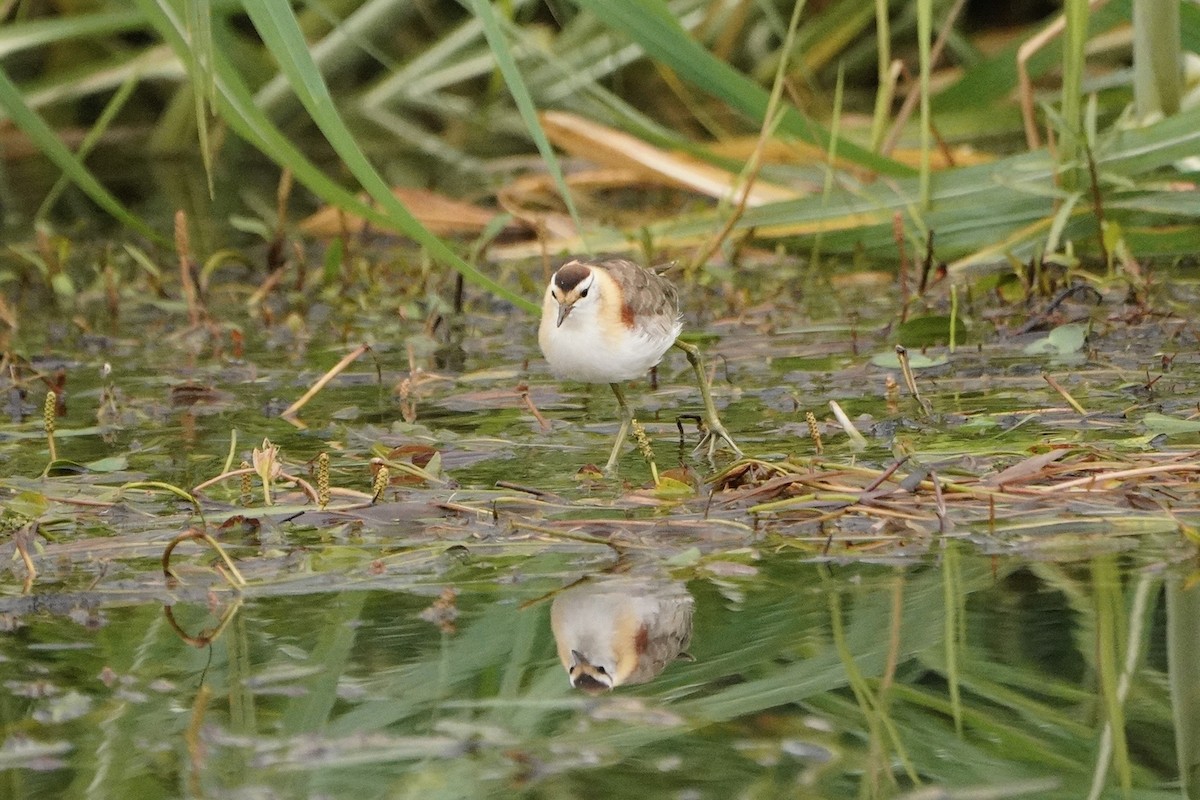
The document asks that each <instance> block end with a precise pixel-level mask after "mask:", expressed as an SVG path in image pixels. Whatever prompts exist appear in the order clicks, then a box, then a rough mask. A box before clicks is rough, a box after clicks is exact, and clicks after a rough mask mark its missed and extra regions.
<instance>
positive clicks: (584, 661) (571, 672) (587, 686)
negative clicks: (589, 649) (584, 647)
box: [567, 650, 615, 694]
mask: <svg viewBox="0 0 1200 800" xmlns="http://www.w3.org/2000/svg"><path fill="white" fill-rule="evenodd" d="M567 675H568V676H569V677H570V678H571V686H573V687H575V688H576V689H580V690H582V691H584V692H587V693H588V694H600V693H601V692H608V691H612V688H613V685H614V679H615V676H614V675H613V669H612V668H610V667H605V666H604V665H603V664H600V663H593V662H591V661H590V660H588V658H587V656H585V655H584V654H583V653H581V652H579V651H578V650H572V651H571V663H570V664H569V665H568V666H567Z"/></svg>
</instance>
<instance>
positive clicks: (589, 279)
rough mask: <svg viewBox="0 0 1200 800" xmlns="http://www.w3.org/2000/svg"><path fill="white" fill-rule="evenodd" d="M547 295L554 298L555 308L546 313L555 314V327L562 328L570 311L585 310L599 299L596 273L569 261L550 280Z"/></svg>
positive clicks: (586, 266) (582, 264)
mask: <svg viewBox="0 0 1200 800" xmlns="http://www.w3.org/2000/svg"><path fill="white" fill-rule="evenodd" d="M548 294H549V296H550V297H552V298H554V301H555V302H556V303H557V308H556V309H549V308H547V309H546V313H550V312H551V311H553V312H554V313H557V320H556V321H555V327H562V324H563V322H564V321H565V320H566V319H567V316H568V315H570V313H571V312H572V311H574V310H575V309H583V308H587V307H589V306H591V305H592V304H594V303H595V302H596V301H597V300H598V299H599V296H600V290H599V287H598V286H597V284H596V271H595V270H594V269H592V268H591V267H589V266H588V265H587V264H584V263H581V262H579V261H569V262H567V263H566V264H563V265H562V266H561V267H559V268H558V271H557V272H555V273H554V277H553V278H551V279H550V288H549V290H548Z"/></svg>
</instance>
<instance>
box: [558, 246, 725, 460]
mask: <svg viewBox="0 0 1200 800" xmlns="http://www.w3.org/2000/svg"><path fill="white" fill-rule="evenodd" d="M682 330H683V314H682V312H681V311H680V308H679V292H678V291H677V290H676V289H675V286H674V285H673V284H672V283H671V282H670V281H669V280H667V279H666V278H664V277H662V276H661V275H658V274H656V273H654V272H652V271H651V270H648V269H646V268H645V267H642V266H640V265H639V264H635V263H634V262H632V261H629V260H627V259H624V258H600V259H593V260H588V259H579V258H574V259H571V260H570V261H567V262H566V263H564V264H563V265H562V266H560V267H559V268H558V269H557V270H555V272H554V275H553V276H552V277H551V278H550V283H549V285H547V286H546V294H545V298H544V299H543V301H542V319H541V324H540V325H539V327H538V345H539V346H540V347H541V350H542V355H544V356H545V358H546V361H547V363H549V365H550V370H551V371H552V372H553V373H554V374H555V375H556V376H557V377H559V378H563V379H567V380H576V381H581V382H583V383H607V384H608V385H609V386H610V387H611V388H612V391H613V394H614V395H616V398H617V404H618V405H619V406H620V409H621V425H620V427H619V428H618V429H617V440H616V442H614V443H613V448H612V452H611V453H610V455H609V457H608V462H607V464H605V467H604V471H605V472H606V473H612V472H614V471H615V469H616V465H617V459H618V457H619V456H620V454H621V445H622V444H623V443H624V441H625V438H626V437H627V436H628V435H629V428H630V426H631V424H632V422H633V412H632V410H631V409H630V407H629V404H628V403H626V402H625V393H624V391H623V390H622V388H621V384H622V383H624V382H625V381H630V380H634V379H635V378H640V377H641V376H642V375H645V374H646V373H647V372H648V371H649V370H650V368H651V367H653V366H655V365H657V364H658V362H659V361H661V360H662V357H663V355H664V354H665V353H666V352H667V350H669V349H670V348H671V347H672V346H674V347H678V348H679V349H681V350H683V352H684V353H685V354H686V355H687V359H688V362H689V363H690V364H691V365H692V369H693V370H694V371H695V373H696V380H697V382H698V383H699V386H700V396H701V398H702V400H703V402H704V421H705V425H706V427H707V429H706V431H705V433H704V436H703V437H702V438H701V439H700V443H699V444H698V445H697V447H696V449H697V450H700V449H702V448H703V447H704V446H705V445H707V446H708V454H709V457H710V458H711V457H712V455H713V454H714V453H715V452H716V448H717V446H718V445H720V444H722V443H723V444H725V445H727V446H728V447H729V448H730V449H731V450H732V451H733V453H734V454H735V455H737V456H741V454H742V451H741V448H739V447H738V446H737V443H735V442H734V441H733V437H732V436H730V435H729V431H727V430H726V429H725V426H724V425H723V424H721V419H720V417H719V416H718V415H717V409H716V406H715V405H714V404H713V400H712V394H711V393H710V392H709V388H708V381H707V379H706V377H705V371H704V368H703V362H702V361H701V358H700V351H699V350H697V349H696V347H695V346H693V345H691V344H688V343H686V342H682V341H679V339H678V336H679V333H680V331H682Z"/></svg>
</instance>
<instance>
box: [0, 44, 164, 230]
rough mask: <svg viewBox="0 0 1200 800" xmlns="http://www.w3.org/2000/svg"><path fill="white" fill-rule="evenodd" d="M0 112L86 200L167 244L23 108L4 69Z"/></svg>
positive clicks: (0, 70) (22, 100)
mask: <svg viewBox="0 0 1200 800" xmlns="http://www.w3.org/2000/svg"><path fill="white" fill-rule="evenodd" d="M0 109H3V110H4V113H5V114H7V115H8V118H9V119H11V120H12V121H13V122H14V123H15V124H16V125H17V127H19V128H20V129H21V130H23V131H24V132H25V134H26V135H27V136H28V137H29V138H30V139H32V140H33V143H34V144H35V145H37V148H38V150H39V151H41V153H42V154H43V155H44V156H46V158H48V159H50V160H51V161H52V162H54V165H55V166H56V167H58V168H59V169H61V170H62V171H63V174H64V175H66V176H67V177H68V178H70V179H71V180H72V181H73V182H74V183H75V185H76V186H78V187H79V188H80V189H82V190H83V192H84V193H85V194H86V195H87V196H88V197H90V198H92V200H93V201H94V202H95V203H96V204H97V205H99V206H100V207H101V208H103V209H104V210H105V211H107V212H108V213H109V214H112V215H113V216H114V217H116V218H117V219H118V220H120V221H121V222H122V223H123V224H125V225H127V226H129V227H130V228H133V229H134V230H135V231H137V232H138V233H140V234H141V235H142V236H145V237H146V238H148V239H153V240H155V241H158V242H162V243H164V244H165V243H166V242H167V240H166V239H165V238H164V237H162V236H160V235H159V234H158V233H157V232H155V231H154V229H152V228H151V227H150V226H149V225H147V224H146V223H145V222H143V221H142V220H141V218H139V217H137V216H135V215H134V214H132V213H131V212H130V211H129V210H128V209H126V208H125V206H123V205H121V202H120V201H119V200H117V198H116V197H114V196H113V195H112V194H111V193H110V192H109V191H108V190H107V189H105V188H104V186H102V185H101V184H100V182H99V181H98V180H96V178H95V176H94V175H92V173H91V172H90V171H89V170H88V168H87V167H85V166H84V165H83V162H81V161H80V160H79V159H78V158H76V157H75V154H74V153H72V152H71V151H70V150H68V149H67V146H66V145H64V144H63V143H62V141H61V140H60V139H59V138H58V136H57V135H56V134H55V133H54V131H53V130H52V129H51V128H50V126H49V125H47V124H46V122H45V120H43V119H42V118H41V117H40V116H38V114H37V112H35V111H34V110H33V109H32V108H30V107H29V106H28V105H27V104H26V102H25V98H24V97H23V96H22V95H21V90H20V89H18V88H17V87H16V85H15V84H14V83H13V82H12V81H11V80H10V79H9V77H8V73H7V72H5V71H4V68H3V67H0Z"/></svg>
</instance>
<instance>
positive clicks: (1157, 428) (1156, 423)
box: [1142, 411, 1200, 436]
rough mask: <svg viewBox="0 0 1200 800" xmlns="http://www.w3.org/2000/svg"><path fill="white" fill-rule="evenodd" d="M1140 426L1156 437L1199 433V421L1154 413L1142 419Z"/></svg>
mask: <svg viewBox="0 0 1200 800" xmlns="http://www.w3.org/2000/svg"><path fill="white" fill-rule="evenodd" d="M1142 425H1144V426H1145V428H1146V430H1148V431H1149V432H1150V433H1151V434H1154V435H1156V436H1157V435H1160V434H1164V433H1165V434H1167V435H1168V436H1170V435H1171V434H1178V433H1200V420H1196V419H1180V418H1179V417H1169V416H1167V415H1166V414H1159V413H1158V412H1155V411H1151V412H1150V413H1149V414H1147V415H1146V416H1144V417H1142Z"/></svg>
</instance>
